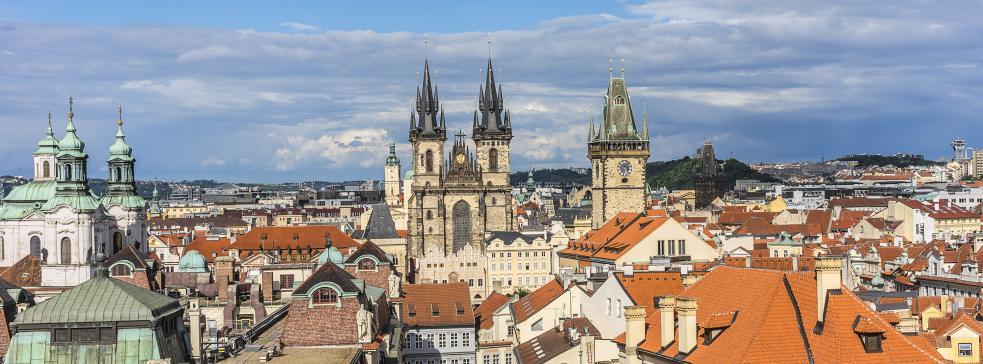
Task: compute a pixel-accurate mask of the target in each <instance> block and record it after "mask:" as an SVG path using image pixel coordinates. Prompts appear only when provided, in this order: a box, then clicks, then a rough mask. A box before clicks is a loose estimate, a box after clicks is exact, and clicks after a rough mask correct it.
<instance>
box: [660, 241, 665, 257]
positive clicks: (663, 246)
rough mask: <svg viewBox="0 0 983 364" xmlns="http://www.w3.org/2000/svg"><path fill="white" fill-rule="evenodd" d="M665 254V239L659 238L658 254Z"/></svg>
mask: <svg viewBox="0 0 983 364" xmlns="http://www.w3.org/2000/svg"><path fill="white" fill-rule="evenodd" d="M663 255H666V241H665V240H659V256H663Z"/></svg>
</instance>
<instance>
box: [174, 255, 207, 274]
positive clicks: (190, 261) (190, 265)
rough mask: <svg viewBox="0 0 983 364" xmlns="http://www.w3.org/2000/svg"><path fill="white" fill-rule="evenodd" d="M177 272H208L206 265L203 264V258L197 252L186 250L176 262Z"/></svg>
mask: <svg viewBox="0 0 983 364" xmlns="http://www.w3.org/2000/svg"><path fill="white" fill-rule="evenodd" d="M177 271H178V272H195V273H205V272H208V263H206V262H205V257H204V256H202V255H201V253H199V252H198V251H197V250H188V251H186V252H184V255H182V256H181V259H180V260H178V264H177Z"/></svg>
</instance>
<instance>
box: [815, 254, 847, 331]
mask: <svg viewBox="0 0 983 364" xmlns="http://www.w3.org/2000/svg"><path fill="white" fill-rule="evenodd" d="M842 267H843V260H842V258H840V257H835V256H822V257H817V258H816V299H817V300H818V301H817V305H816V317H817V318H818V321H819V322H820V323H821V322H823V320H824V319H825V317H826V295H827V293H828V292H829V291H830V290H839V289H840V285H841V284H842V283H843V278H842V275H841V274H842V273H841V272H840V269H841V268H842Z"/></svg>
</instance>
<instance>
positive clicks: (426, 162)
mask: <svg viewBox="0 0 983 364" xmlns="http://www.w3.org/2000/svg"><path fill="white" fill-rule="evenodd" d="M424 165H425V166H426V168H427V173H432V172H433V152H432V151H430V150H429V149H428V150H427V153H426V156H425V157H424Z"/></svg>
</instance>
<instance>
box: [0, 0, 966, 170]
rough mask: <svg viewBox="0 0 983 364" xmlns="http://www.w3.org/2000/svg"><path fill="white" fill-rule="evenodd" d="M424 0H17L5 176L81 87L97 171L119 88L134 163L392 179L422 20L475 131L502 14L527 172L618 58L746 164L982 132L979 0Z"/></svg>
mask: <svg viewBox="0 0 983 364" xmlns="http://www.w3.org/2000/svg"><path fill="white" fill-rule="evenodd" d="M202 3H203V4H202ZM280 3H284V2H280ZM365 3H368V2H365ZM419 4H421V3H419V2H391V3H372V4H369V5H363V3H360V2H320V1H291V2H286V3H285V4H274V3H270V2H238V1H237V2H191V1H182V2H153V3H147V2H124V1H113V2H100V1H93V2H70V1H55V2H27V1H23V2H9V3H5V4H4V5H3V6H2V7H0V125H2V131H3V132H0V174H18V175H29V174H30V167H31V163H30V153H31V152H32V151H33V150H34V148H35V143H36V141H37V140H38V139H40V137H41V136H42V135H43V132H44V126H45V122H46V114H47V112H48V111H49V110H51V111H52V112H53V114H54V115H55V128H56V131H57V134H58V135H59V136H60V135H61V134H62V133H63V132H62V130H63V129H64V123H65V117H64V115H65V112H66V111H67V103H66V100H67V98H68V96H70V95H72V96H75V98H76V108H75V114H76V123H77V126H78V127H79V134H80V136H81V137H82V138H83V139H84V140H85V141H86V142H87V146H86V147H87V151H88V153H89V154H90V155H91V160H90V163H89V164H90V173H91V175H96V176H98V175H101V174H104V173H105V168H104V167H103V166H104V164H105V163H104V160H105V157H106V154H107V152H106V149H107V148H108V146H109V144H110V142H111V140H112V136H113V133H114V132H115V129H114V126H115V125H114V121H115V118H116V113H115V108H116V105H118V104H122V105H123V107H124V109H125V114H124V119H125V121H126V124H125V129H126V132H127V135H128V140H129V141H130V143H131V144H132V145H133V146H134V148H135V151H134V153H135V154H136V157H137V159H138V166H137V175H138V178H141V179H167V180H171V179H184V178H213V179H218V180H229V181H265V182H280V181H297V180H307V179H321V180H341V179H355V178H380V177H381V175H382V169H381V165H382V163H383V161H384V159H385V154H386V152H387V148H386V147H385V145H386V144H387V143H388V142H389V141H390V140H395V141H397V142H398V143H399V147H398V151H399V153H400V156H401V157H402V158H403V160H404V161H406V162H408V161H409V158H408V157H407V154H408V152H409V146H408V145H407V143H406V126H407V125H408V118H409V104H410V101H411V99H412V95H413V92H414V89H415V87H416V73H417V72H418V71H420V69H421V67H422V62H423V54H424V51H423V38H424V37H423V35H424V33H429V34H430V37H431V40H432V46H431V50H430V58H431V64H432V66H433V69H434V70H436V71H439V74H438V75H436V78H437V82H438V87H439V88H440V90H441V96H442V99H443V100H444V101H445V102H446V104H445V105H444V106H445V110H446V111H447V116H448V126H449V128H452V129H464V130H465V131H467V129H469V128H470V120H471V119H470V115H471V112H472V111H473V109H474V100H475V97H476V96H477V88H478V84H479V83H480V81H481V74H482V70H481V68H482V67H484V65H485V58H486V57H487V54H488V53H487V52H488V49H487V42H486V41H487V39H488V36H489V34H490V37H491V39H492V40H493V54H494V57H493V58H494V61H495V68H496V72H497V74H496V75H497V78H498V80H499V81H500V82H503V83H504V89H505V94H506V96H507V97H508V99H507V101H508V107H509V109H511V111H512V115H513V124H514V127H515V134H516V136H515V139H513V156H512V157H513V169H514V170H519V169H526V168H528V166H530V165H532V166H534V167H563V166H586V165H587V160H586V157H585V154H586V150H585V149H586V147H585V145H584V140H585V138H586V133H587V120H588V119H589V118H590V115H591V114H592V113H593V114H595V115H596V114H597V113H598V110H599V109H600V100H601V96H602V95H603V92H604V88H605V86H606V78H607V77H608V73H607V68H608V59H610V58H614V59H619V58H622V57H623V58H625V68H626V72H627V73H626V76H627V78H628V84H629V87H630V91H631V95H632V102H633V103H634V104H635V107H634V109H635V110H636V113H637V115H636V117H637V118H638V119H640V118H641V115H640V113H641V110H642V107H641V105H640V104H641V103H642V102H643V101H645V102H647V104H648V115H649V121H650V129H651V133H652V160H664V159H672V158H678V157H681V156H684V155H689V154H692V153H693V152H694V151H695V150H696V148H697V147H698V146H699V145H700V143H702V141H703V140H705V139H710V140H713V141H714V142H715V143H716V146H717V150H718V155H719V156H721V157H736V158H738V159H742V160H744V161H747V162H758V161H791V160H804V159H810V160H818V159H819V158H823V157H825V158H832V157H836V156H840V155H843V154H847V153H896V152H913V153H922V154H925V155H927V156H928V157H930V158H938V157H942V156H946V155H948V154H949V149H948V142H949V141H950V140H951V139H953V138H955V137H962V138H965V139H967V142H968V144H969V145H970V146H981V147H983V145H981V144H983V141H980V140H976V139H974V138H975V135H978V134H979V132H980V131H981V130H983V128H981V119H980V117H979V115H983V102H981V98H980V97H979V95H980V94H981V91H983V86H981V85H983V72H981V68H980V62H981V61H983V39H981V38H983V23H981V22H979V21H978V20H977V19H976V18H975V17H976V14H981V13H983V3H979V2H937V3H932V4H926V3H923V2H920V1H905V0H899V1H894V2H890V3H880V4H874V5H867V4H865V3H858V2H852V1H843V2H839V1H831V2H823V3H822V4H819V3H813V2H788V1H779V0H741V1H724V0H702V1H687V2H679V1H654V2H642V1H632V2H600V1H562V2H559V1H558V2H540V1H523V2H520V1H498V2H494V6H493V7H488V5H487V4H485V3H472V2H456V1H447V2H426V3H424V4H425V5H426V8H423V7H421V6H420V5H419ZM406 162H404V167H408V165H405V164H407V163H406Z"/></svg>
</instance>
